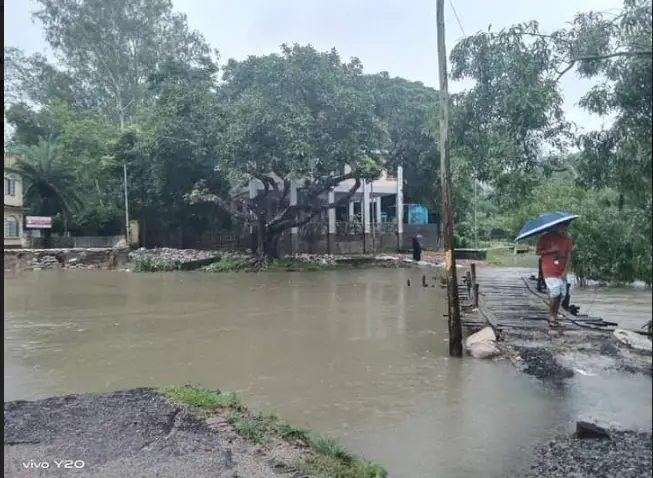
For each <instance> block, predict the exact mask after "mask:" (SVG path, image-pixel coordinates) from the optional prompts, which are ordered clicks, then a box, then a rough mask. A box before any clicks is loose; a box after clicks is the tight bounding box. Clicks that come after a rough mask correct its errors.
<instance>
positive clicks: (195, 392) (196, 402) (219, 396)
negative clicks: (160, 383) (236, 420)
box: [159, 385, 245, 412]
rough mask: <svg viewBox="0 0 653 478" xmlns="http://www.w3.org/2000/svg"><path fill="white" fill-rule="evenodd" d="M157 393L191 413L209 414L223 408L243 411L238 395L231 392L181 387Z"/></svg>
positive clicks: (241, 401) (168, 388)
mask: <svg viewBox="0 0 653 478" xmlns="http://www.w3.org/2000/svg"><path fill="white" fill-rule="evenodd" d="M159 392H160V393H161V394H162V395H163V396H165V397H168V398H170V399H172V400H174V401H176V402H179V403H183V404H184V405H188V406H189V407H190V408H191V409H193V411H203V412H209V411H214V410H217V409H225V408H228V409H230V410H233V411H234V412H244V411H245V406H244V405H243V399H242V397H241V395H240V393H238V392H236V391H233V390H210V389H208V388H203V387H193V386H190V385H183V386H181V387H180V386H171V387H166V388H163V389H161V390H160V391H159Z"/></svg>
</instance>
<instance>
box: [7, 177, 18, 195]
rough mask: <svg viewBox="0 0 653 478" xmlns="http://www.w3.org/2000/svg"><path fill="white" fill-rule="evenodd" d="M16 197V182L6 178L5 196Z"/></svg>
mask: <svg viewBox="0 0 653 478" xmlns="http://www.w3.org/2000/svg"><path fill="white" fill-rule="evenodd" d="M15 195H16V180H15V179H11V178H5V196H15Z"/></svg>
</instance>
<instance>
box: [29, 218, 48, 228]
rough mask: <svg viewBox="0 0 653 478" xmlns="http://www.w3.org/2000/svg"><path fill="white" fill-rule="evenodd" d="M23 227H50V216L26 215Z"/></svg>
mask: <svg viewBox="0 0 653 478" xmlns="http://www.w3.org/2000/svg"><path fill="white" fill-rule="evenodd" d="M25 227H26V228H28V229H52V218H51V217H48V216H26V217H25Z"/></svg>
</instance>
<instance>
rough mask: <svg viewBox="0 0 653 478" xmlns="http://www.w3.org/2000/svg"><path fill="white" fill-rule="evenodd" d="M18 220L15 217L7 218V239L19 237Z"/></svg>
mask: <svg viewBox="0 0 653 478" xmlns="http://www.w3.org/2000/svg"><path fill="white" fill-rule="evenodd" d="M19 232H20V229H19V226H18V219H16V218H15V217H11V216H10V217H5V237H19Z"/></svg>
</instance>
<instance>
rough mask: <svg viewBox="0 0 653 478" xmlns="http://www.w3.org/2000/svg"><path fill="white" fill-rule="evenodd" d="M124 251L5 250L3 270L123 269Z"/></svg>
mask: <svg viewBox="0 0 653 478" xmlns="http://www.w3.org/2000/svg"><path fill="white" fill-rule="evenodd" d="M127 260H128V250H127V249H119V248H88V249H8V250H5V251H4V270H43V269H72V270H75V269H101V270H110V269H123V268H125V267H126V265H127Z"/></svg>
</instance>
